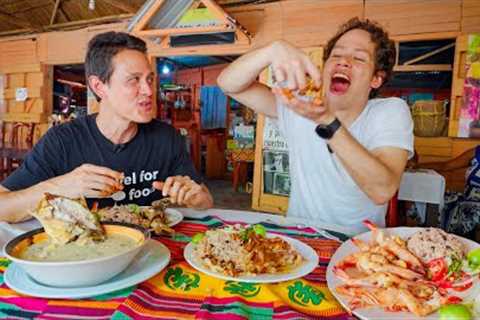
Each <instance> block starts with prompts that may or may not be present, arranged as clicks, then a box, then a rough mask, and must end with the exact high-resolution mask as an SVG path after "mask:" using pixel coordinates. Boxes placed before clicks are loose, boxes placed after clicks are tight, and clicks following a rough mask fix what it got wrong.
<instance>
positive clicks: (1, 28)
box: [0, 0, 278, 36]
mask: <svg viewBox="0 0 480 320" xmlns="http://www.w3.org/2000/svg"><path fill="white" fill-rule="evenodd" d="M277 1H278V0H277ZM144 2H145V0H0V36H7V35H13V34H20V33H32V32H44V31H52V30H67V29H72V28H79V27H83V26H86V25H92V24H99V23H108V22H114V21H118V20H121V19H126V18H129V17H131V16H133V15H134V14H135V13H136V12H137V11H138V9H140V7H141V6H142V5H143V4H144ZM265 2H272V0H217V3H218V4H220V5H221V6H225V7H231V6H237V5H244V4H257V3H265ZM89 4H90V6H89ZM92 7H94V8H93V10H92Z"/></svg>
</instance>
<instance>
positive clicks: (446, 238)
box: [407, 228, 466, 263]
mask: <svg viewBox="0 0 480 320" xmlns="http://www.w3.org/2000/svg"><path fill="white" fill-rule="evenodd" d="M407 247H408V250H410V251H411V252H412V253H413V254H415V255H416V256H417V257H418V258H419V259H420V260H422V262H423V263H427V262H429V261H431V260H433V259H436V258H444V257H455V258H456V259H458V260H461V259H463V258H464V257H465V251H466V248H465V245H464V244H463V243H462V242H461V241H460V240H459V239H458V238H457V237H455V236H454V235H452V234H449V233H446V232H445V231H443V230H441V229H438V228H426V229H424V230H421V231H418V232H416V233H415V234H413V235H412V236H411V237H410V238H409V239H408V241H407Z"/></svg>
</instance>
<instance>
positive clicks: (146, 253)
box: [5, 240, 170, 299]
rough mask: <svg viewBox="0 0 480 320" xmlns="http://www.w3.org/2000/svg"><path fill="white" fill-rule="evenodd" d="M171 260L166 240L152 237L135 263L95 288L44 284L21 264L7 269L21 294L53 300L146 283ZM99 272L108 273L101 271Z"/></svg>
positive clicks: (7, 278) (8, 277)
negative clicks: (37, 280) (162, 240)
mask: <svg viewBox="0 0 480 320" xmlns="http://www.w3.org/2000/svg"><path fill="white" fill-rule="evenodd" d="M169 262H170V251H169V250H168V248H167V247H166V246H164V245H163V244H162V243H160V242H158V241H155V240H149V241H148V243H147V244H146V245H145V247H144V248H143V249H142V251H140V252H139V253H138V254H137V256H136V257H135V258H134V260H133V262H132V263H131V264H130V265H129V266H128V267H127V268H126V269H125V270H124V271H123V272H122V273H120V274H119V275H117V276H115V277H114V278H112V279H111V280H109V281H107V282H105V283H102V284H99V285H96V286H91V287H80V288H58V287H49V286H46V285H43V284H40V283H38V282H36V281H35V280H33V279H32V278H30V276H28V274H27V273H26V272H25V271H24V270H23V269H22V268H21V267H19V266H18V265H17V264H15V263H12V264H10V266H9V267H8V269H7V271H6V272H5V283H6V284H7V285H8V286H9V287H10V288H11V289H13V290H15V291H17V292H18V293H22V294H26V295H30V296H34V297H42V298H53V299H80V298H87V297H92V296H97V295H101V294H105V293H109V292H113V291H117V290H120V289H124V288H127V287H130V286H133V285H136V284H138V283H140V282H143V281H145V280H147V279H149V278H151V277H153V276H154V275H156V274H157V273H159V272H160V271H162V270H163V268H165V267H166V266H167V265H168V263H169ZM99 272H108V271H107V270H99Z"/></svg>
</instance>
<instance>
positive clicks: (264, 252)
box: [193, 225, 304, 276]
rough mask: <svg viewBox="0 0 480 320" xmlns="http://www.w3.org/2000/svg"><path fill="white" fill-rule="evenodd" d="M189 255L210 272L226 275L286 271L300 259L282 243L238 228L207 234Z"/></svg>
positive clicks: (290, 248)
mask: <svg viewBox="0 0 480 320" xmlns="http://www.w3.org/2000/svg"><path fill="white" fill-rule="evenodd" d="M193 254H194V256H195V257H196V258H198V259H199V260H200V261H202V262H203V264H204V265H205V266H206V267H208V268H209V269H210V270H212V271H215V272H219V273H222V274H225V275H228V276H237V275H257V274H262V273H268V274H272V273H280V272H287V271H289V270H291V269H293V268H295V267H297V266H298V265H300V264H301V263H302V262H303V260H304V259H303V257H302V256H301V255H300V254H299V253H298V252H297V251H296V250H295V248H293V247H292V246H291V245H290V244H289V243H288V242H286V241H285V240H283V239H281V238H279V237H265V236H262V235H259V234H257V233H255V232H253V231H252V228H243V227H240V226H238V225H236V226H234V227H231V226H230V227H226V228H224V229H216V230H209V231H207V232H206V233H205V236H204V237H203V238H202V239H201V240H200V241H199V243H198V244H197V245H196V246H195V248H194V251H193Z"/></svg>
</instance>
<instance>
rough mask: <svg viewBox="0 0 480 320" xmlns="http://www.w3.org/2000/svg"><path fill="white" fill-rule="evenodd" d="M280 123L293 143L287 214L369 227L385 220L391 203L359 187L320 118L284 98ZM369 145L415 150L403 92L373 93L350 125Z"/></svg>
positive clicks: (356, 136)
mask: <svg viewBox="0 0 480 320" xmlns="http://www.w3.org/2000/svg"><path fill="white" fill-rule="evenodd" d="M277 113H278V124H279V128H280V131H281V132H282V134H283V136H284V137H285V139H286V141H287V143H288V148H289V157H290V159H289V162H290V174H291V178H290V179H291V183H292V186H291V194H290V202H289V208H288V216H294V217H301V218H305V219H309V220H310V221H312V222H315V223H317V224H321V223H322V222H323V223H328V224H333V225H341V226H345V227H349V228H352V229H355V230H358V232H361V231H364V230H365V227H364V226H363V225H362V221H363V220H365V219H369V220H371V221H372V222H374V223H376V224H377V225H379V226H385V213H386V205H380V206H378V205H376V204H375V203H373V202H372V200H370V199H369V198H368V197H367V195H366V194H365V193H364V192H363V191H362V190H360V188H359V187H358V186H357V184H356V183H355V182H354V180H353V179H352V178H351V177H350V175H349V174H348V172H347V171H346V169H345V168H344V167H343V165H342V163H341V161H340V160H339V159H338V158H337V156H336V155H335V153H330V152H329V151H328V149H327V144H326V142H325V140H324V139H322V138H320V137H319V136H318V135H317V134H316V133H315V127H316V124H315V123H314V122H313V121H311V120H309V119H306V118H304V117H301V116H300V115H298V114H297V113H295V112H294V111H292V110H290V109H288V108H287V107H285V106H284V105H282V104H278V105H277ZM348 131H349V132H350V134H351V135H352V136H353V137H354V138H355V139H357V141H358V142H359V143H360V144H362V145H363V146H364V147H365V148H366V149H368V150H374V149H376V148H380V147H386V146H390V147H398V148H401V149H405V150H408V151H409V157H411V156H412V155H413V121H412V117H411V114H410V110H409V108H408V105H407V104H406V103H405V102H404V101H403V100H401V99H399V98H386V99H372V100H369V101H368V103H367V106H366V107H365V109H364V110H363V111H362V113H361V114H360V115H359V116H358V118H357V119H356V120H355V121H354V123H353V124H352V125H351V126H350V127H349V128H348Z"/></svg>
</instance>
